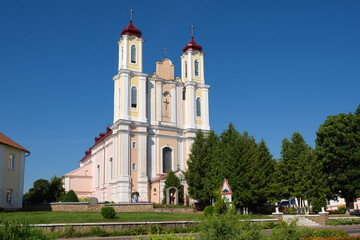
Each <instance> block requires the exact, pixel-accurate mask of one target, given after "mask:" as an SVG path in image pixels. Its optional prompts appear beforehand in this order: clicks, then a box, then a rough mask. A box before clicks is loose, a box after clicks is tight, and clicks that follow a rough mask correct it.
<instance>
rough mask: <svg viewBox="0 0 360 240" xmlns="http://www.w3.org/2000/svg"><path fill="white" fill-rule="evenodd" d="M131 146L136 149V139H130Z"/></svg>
mask: <svg viewBox="0 0 360 240" xmlns="http://www.w3.org/2000/svg"><path fill="white" fill-rule="evenodd" d="M131 148H132V149H136V141H132V142H131Z"/></svg>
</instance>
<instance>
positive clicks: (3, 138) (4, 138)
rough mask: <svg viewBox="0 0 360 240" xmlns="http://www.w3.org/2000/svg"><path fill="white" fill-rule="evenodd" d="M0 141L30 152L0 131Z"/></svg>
mask: <svg viewBox="0 0 360 240" xmlns="http://www.w3.org/2000/svg"><path fill="white" fill-rule="evenodd" d="M0 143H2V144H5V145H8V146H11V147H14V148H17V149H20V150H23V151H25V152H27V153H30V152H29V151H28V150H26V149H25V148H23V147H22V146H20V145H19V144H17V143H16V142H14V141H13V140H11V139H10V138H8V137H7V136H5V135H4V134H2V133H1V132H0Z"/></svg>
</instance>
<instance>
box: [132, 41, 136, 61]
mask: <svg viewBox="0 0 360 240" xmlns="http://www.w3.org/2000/svg"><path fill="white" fill-rule="evenodd" d="M131 63H136V46H135V45H131Z"/></svg>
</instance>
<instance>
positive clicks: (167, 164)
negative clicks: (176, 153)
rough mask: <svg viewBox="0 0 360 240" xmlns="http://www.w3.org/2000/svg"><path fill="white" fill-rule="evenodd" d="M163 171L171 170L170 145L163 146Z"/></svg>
mask: <svg viewBox="0 0 360 240" xmlns="http://www.w3.org/2000/svg"><path fill="white" fill-rule="evenodd" d="M162 154H163V173H168V172H170V170H171V160H172V159H171V158H172V156H171V155H172V150H171V149H170V148H169V147H165V148H163V151H162Z"/></svg>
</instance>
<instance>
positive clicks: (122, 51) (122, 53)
mask: <svg viewBox="0 0 360 240" xmlns="http://www.w3.org/2000/svg"><path fill="white" fill-rule="evenodd" d="M123 63H124V47H121V64H123Z"/></svg>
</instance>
